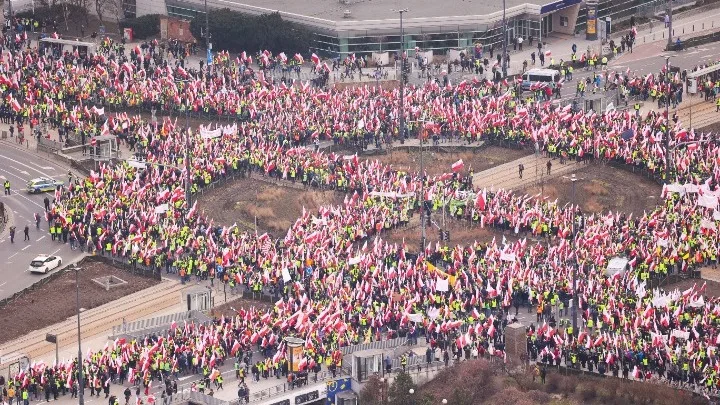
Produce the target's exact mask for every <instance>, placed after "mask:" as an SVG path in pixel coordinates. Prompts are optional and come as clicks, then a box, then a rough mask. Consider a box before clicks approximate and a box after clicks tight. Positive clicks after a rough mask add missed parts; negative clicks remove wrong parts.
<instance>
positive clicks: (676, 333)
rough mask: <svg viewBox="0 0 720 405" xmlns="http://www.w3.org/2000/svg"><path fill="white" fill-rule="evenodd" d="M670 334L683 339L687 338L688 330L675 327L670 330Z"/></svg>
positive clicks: (688, 336)
mask: <svg viewBox="0 0 720 405" xmlns="http://www.w3.org/2000/svg"><path fill="white" fill-rule="evenodd" d="M670 336H675V337H676V338H678V339H685V340H688V339H689V338H690V332H685V331H682V330H680V329H675V330H673V331H672V333H671V334H670Z"/></svg>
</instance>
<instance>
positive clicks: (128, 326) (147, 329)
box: [111, 311, 210, 339]
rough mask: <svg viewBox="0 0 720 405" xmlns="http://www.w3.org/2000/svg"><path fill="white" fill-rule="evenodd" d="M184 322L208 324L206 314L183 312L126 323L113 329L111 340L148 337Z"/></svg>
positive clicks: (208, 319)
mask: <svg viewBox="0 0 720 405" xmlns="http://www.w3.org/2000/svg"><path fill="white" fill-rule="evenodd" d="M183 321H199V322H208V321H210V318H208V317H207V316H206V315H205V314H203V313H202V312H199V311H183V312H178V313H174V314H170V315H164V316H156V317H154V318H149V319H140V320H137V321H134V322H130V323H124V324H122V325H117V326H113V327H112V335H111V339H112V338H115V337H117V336H119V335H128V336H132V337H135V336H139V335H148V334H152V333H154V332H158V331H165V330H167V329H168V328H169V327H170V326H171V325H172V324H173V323H177V324H180V323H181V322H183Z"/></svg>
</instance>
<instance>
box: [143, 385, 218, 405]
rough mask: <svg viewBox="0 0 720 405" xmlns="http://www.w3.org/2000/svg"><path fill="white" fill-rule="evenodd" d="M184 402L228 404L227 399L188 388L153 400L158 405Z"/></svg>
mask: <svg viewBox="0 0 720 405" xmlns="http://www.w3.org/2000/svg"><path fill="white" fill-rule="evenodd" d="M184 402H188V403H192V404H197V405H230V402H228V401H225V400H222V399H218V398H215V397H211V396H210V395H205V394H202V393H200V392H197V391H191V390H190V389H189V388H186V389H184V390H182V391H178V393H177V394H173V395H171V396H169V397H167V398H163V399H161V400H158V399H156V400H155V403H156V404H158V405H171V404H178V403H184Z"/></svg>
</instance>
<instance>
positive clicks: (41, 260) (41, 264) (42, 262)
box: [28, 255, 62, 274]
mask: <svg viewBox="0 0 720 405" xmlns="http://www.w3.org/2000/svg"><path fill="white" fill-rule="evenodd" d="M61 264H62V258H61V257H60V256H48V255H39V256H38V257H36V258H34V259H33V261H31V262H30V267H28V271H29V272H30V273H42V274H47V273H48V272H50V270H54V269H56V268H58V267H60V265H61Z"/></svg>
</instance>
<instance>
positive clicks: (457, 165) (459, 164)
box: [451, 159, 465, 173]
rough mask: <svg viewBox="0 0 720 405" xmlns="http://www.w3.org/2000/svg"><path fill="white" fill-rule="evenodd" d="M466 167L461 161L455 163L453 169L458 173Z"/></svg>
mask: <svg viewBox="0 0 720 405" xmlns="http://www.w3.org/2000/svg"><path fill="white" fill-rule="evenodd" d="M464 166H465V163H463V161H462V159H460V160H458V161H457V162H455V163H453V164H452V166H451V168H452V171H453V172H455V173H457V172H459V171H460V170H462V169H463V167H464Z"/></svg>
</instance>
